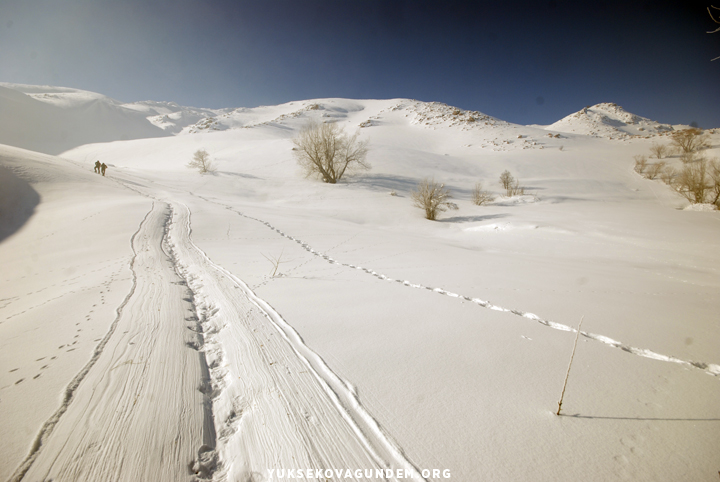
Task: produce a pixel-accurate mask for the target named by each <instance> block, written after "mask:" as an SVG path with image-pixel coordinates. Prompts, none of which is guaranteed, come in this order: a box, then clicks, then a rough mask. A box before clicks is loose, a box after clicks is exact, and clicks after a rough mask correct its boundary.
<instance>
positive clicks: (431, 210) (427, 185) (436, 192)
mask: <svg viewBox="0 0 720 482" xmlns="http://www.w3.org/2000/svg"><path fill="white" fill-rule="evenodd" d="M451 198H452V196H451V195H450V191H449V190H448V189H447V188H446V187H445V185H444V184H438V183H436V182H435V180H434V179H423V180H422V181H421V182H420V184H418V186H417V190H415V191H413V192H412V199H413V203H414V205H415V206H416V207H419V208H420V209H424V210H425V218H426V219H429V220H431V221H434V220H435V219H436V218H437V215H438V213H440V212H444V211H447V209H448V208H449V209H457V205H456V204H454V203H452V202H450V201H449V200H450V199H451Z"/></svg>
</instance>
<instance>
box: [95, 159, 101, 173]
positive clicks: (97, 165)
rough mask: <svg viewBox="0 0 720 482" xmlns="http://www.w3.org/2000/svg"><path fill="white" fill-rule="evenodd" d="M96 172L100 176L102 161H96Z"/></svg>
mask: <svg viewBox="0 0 720 482" xmlns="http://www.w3.org/2000/svg"><path fill="white" fill-rule="evenodd" d="M95 172H96V173H97V174H100V161H95Z"/></svg>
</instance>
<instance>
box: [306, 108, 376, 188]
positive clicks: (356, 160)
mask: <svg viewBox="0 0 720 482" xmlns="http://www.w3.org/2000/svg"><path fill="white" fill-rule="evenodd" d="M358 135H359V133H357V132H356V133H355V134H353V135H352V136H350V135H347V134H345V132H344V131H343V129H342V128H341V127H340V126H339V125H338V124H336V123H318V122H311V123H310V124H308V125H307V126H306V127H305V128H304V129H303V130H301V131H300V133H299V134H298V136H297V137H296V138H295V139H293V142H294V143H295V150H294V151H293V154H294V155H295V158H296V159H297V162H298V164H300V166H301V167H302V168H303V169H304V170H305V174H306V175H307V176H308V177H309V176H318V177H319V178H320V179H322V180H323V182H327V183H330V184H335V183H337V182H338V181H339V180H340V179H341V178H342V177H343V175H345V173H348V172H352V171H354V170H359V169H370V164H368V163H367V162H366V161H365V157H366V156H367V152H368V147H367V141H358V139H357V138H358Z"/></svg>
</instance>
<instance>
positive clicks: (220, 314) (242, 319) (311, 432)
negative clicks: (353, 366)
mask: <svg viewBox="0 0 720 482" xmlns="http://www.w3.org/2000/svg"><path fill="white" fill-rule="evenodd" d="M190 216H191V213H190V210H189V209H188V208H187V206H184V205H183V206H182V207H181V208H179V209H178V210H177V211H176V212H175V215H174V218H173V219H174V220H173V223H172V226H171V236H170V245H171V250H172V252H173V253H174V254H173V256H174V257H175V258H176V259H177V263H178V266H179V271H180V273H181V275H182V276H183V277H184V278H185V280H186V281H187V283H188V286H189V287H190V288H191V290H192V291H193V292H194V293H195V296H196V306H197V309H198V314H199V318H200V324H201V325H202V327H203V332H204V333H205V334H204V338H205V343H204V345H203V350H204V351H205V353H206V356H207V359H208V362H209V365H210V368H211V377H212V380H213V386H212V397H213V411H214V413H215V420H216V431H217V433H218V435H219V438H218V452H219V455H220V463H221V466H220V467H219V469H218V472H217V474H216V480H254V479H253V477H255V476H260V477H263V476H264V474H262V473H260V474H258V472H257V471H258V470H260V471H264V470H268V469H271V468H273V467H274V468H277V469H282V468H285V469H287V468H312V469H319V470H326V469H341V468H347V467H351V468H354V469H364V470H370V471H373V470H385V469H394V470H397V469H402V470H403V471H404V473H405V474H407V479H411V480H416V481H421V480H424V479H423V478H422V476H421V474H420V473H419V471H418V469H417V468H416V467H415V466H414V465H413V464H412V463H411V462H410V461H409V460H408V459H407V458H406V457H405V456H404V454H403V452H402V449H400V448H399V447H398V445H397V444H396V443H395V442H394V441H392V440H391V438H390V436H389V435H388V434H387V433H386V432H385V431H384V430H383V429H382V428H381V427H380V425H379V423H378V422H377V420H375V419H374V418H373V417H372V416H371V415H370V414H369V413H368V412H367V411H366V410H365V408H364V407H363V406H362V404H361V403H360V400H359V397H358V394H357V391H356V390H355V388H354V387H353V386H352V385H350V384H349V383H347V382H346V381H344V380H342V379H340V378H339V377H338V376H337V375H336V374H335V373H334V372H333V371H332V370H331V369H330V367H329V366H328V365H327V364H326V363H325V362H324V360H323V359H322V358H321V357H320V356H319V355H318V354H317V353H315V352H314V351H312V349H310V348H309V347H308V346H307V345H306V344H305V343H304V341H303V339H302V337H301V336H300V335H299V333H298V332H297V331H296V330H295V329H294V328H293V327H292V326H290V325H289V324H288V323H287V322H286V321H285V320H284V319H283V318H282V316H280V315H279V314H278V313H277V312H276V311H275V310H274V309H273V308H272V307H271V306H270V305H269V304H268V303H267V302H265V301H264V300H262V299H261V298H259V297H257V296H256V295H255V293H253V291H252V290H251V289H250V288H249V287H248V286H247V285H246V284H245V283H244V282H243V281H241V280H240V279H238V278H237V277H235V276H234V275H233V274H232V273H230V272H228V271H227V270H225V269H224V268H223V267H221V266H219V265H217V264H215V263H214V262H213V261H212V260H210V258H209V257H208V256H207V255H206V254H205V253H204V252H203V251H202V250H201V249H200V248H199V247H198V246H197V245H195V244H194V243H193V241H192V238H191V234H192V229H191V224H190ZM268 322H269V324H268ZM275 335H279V336H275ZM259 422H262V423H259ZM310 478H311V479H312V477H310ZM383 478H385V477H383ZM389 479H390V480H395V479H394V478H393V477H389Z"/></svg>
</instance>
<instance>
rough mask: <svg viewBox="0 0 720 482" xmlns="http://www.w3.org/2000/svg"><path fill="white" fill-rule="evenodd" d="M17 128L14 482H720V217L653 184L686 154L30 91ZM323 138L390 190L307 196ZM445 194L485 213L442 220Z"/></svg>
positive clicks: (2, 220)
mask: <svg viewBox="0 0 720 482" xmlns="http://www.w3.org/2000/svg"><path fill="white" fill-rule="evenodd" d="M0 109H1V110H0V112H2V116H0V117H2V120H1V121H0V124H1V125H0V127H2V129H1V130H0V132H2V134H0V143H3V144H6V145H0V266H2V271H1V272H0V433H1V434H2V437H0V453H2V454H3V456H2V457H1V458H0V479H2V480H18V481H19V480H23V481H44V480H53V481H109V480H118V481H120V480H121V481H135V482H137V481H150V480H152V481H181V480H214V481H225V480H227V481H243V482H244V481H254V482H258V481H268V480H325V478H327V480H428V481H431V480H432V481H439V480H448V479H449V480H456V481H464V482H475V481H520V480H533V481H579V480H583V481H607V480H646V481H680V480H688V481H690V480H692V481H715V480H717V478H718V471H720V351H719V350H718V342H719V341H720V316H719V315H718V313H719V311H720V297H718V289H719V288H720V249H718V248H720V212H718V211H709V212H698V211H692V210H686V209H685V208H687V207H688V203H687V201H686V200H685V199H683V198H682V197H681V196H679V195H678V194H677V193H675V192H673V191H672V190H671V189H670V188H668V187H667V186H665V185H664V184H663V183H661V182H659V181H651V180H647V179H644V178H642V177H640V176H639V175H638V174H637V173H635V172H634V171H633V165H634V161H633V156H634V155H636V154H646V155H649V147H650V145H651V143H653V142H662V143H668V138H667V137H665V136H664V135H663V134H664V133H666V132H668V131H669V130H672V129H673V128H680V126H674V127H673V126H667V125H662V124H659V123H657V122H654V121H651V120H648V119H644V118H642V117H639V116H637V115H633V114H629V113H627V112H625V111H624V110H622V109H621V108H620V107H618V106H614V105H612V104H600V105H598V106H593V107H591V108H590V109H589V110H588V111H580V112H578V113H577V114H572V115H570V116H568V117H566V118H565V119H562V120H560V121H558V122H557V123H555V124H553V125H552V126H546V127H543V126H521V125H515V124H510V123H507V122H504V121H502V120H499V119H494V118H492V117H488V116H485V115H484V114H482V113H479V112H467V111H462V110H460V109H456V108H454V107H449V106H446V105H444V104H436V103H424V102H419V101H413V100H408V99H393V100H347V99H317V100H311V101H298V102H291V103H288V104H283V105H279V106H268V107H259V108H256V109H235V110H233V109H223V110H210V109H194V108H185V107H181V106H178V105H176V104H170V103H159V102H145V103H134V104H122V103H120V102H117V101H114V100H112V99H108V98H107V97H104V96H102V95H100V94H94V93H89V92H84V91H79V90H75V89H66V88H56V87H43V86H20V85H13V84H1V85H0ZM10 112H12V116H10V115H9V113H10ZM311 118H317V119H321V120H324V121H334V122H338V123H340V125H341V126H343V127H345V129H346V131H348V132H354V131H355V130H357V129H359V130H360V138H361V139H368V140H369V143H370V151H369V153H368V158H367V160H368V161H369V162H370V164H371V165H372V169H371V170H370V171H366V172H361V173H359V174H358V175H355V176H353V177H349V178H347V179H343V181H342V182H340V183H339V184H337V185H329V184H323V183H322V182H319V181H317V180H314V179H307V178H305V177H304V176H303V175H302V173H301V171H300V169H299V167H298V165H297V162H296V161H295V159H294V158H293V155H292V146H293V144H292V138H293V137H294V136H295V135H296V134H297V132H298V131H299V129H300V128H301V127H303V126H304V125H305V124H306V123H307V122H308V120H309V119H311ZM361 125H362V126H363V127H360V126H361ZM548 134H551V136H548ZM710 140H711V144H712V147H711V148H710V149H709V150H708V152H707V156H708V157H710V158H712V157H717V156H718V155H720V133H713V134H711V135H710ZM200 148H204V149H206V150H207V151H208V152H209V153H210V155H211V157H212V159H213V162H214V164H215V167H216V171H215V172H214V173H210V174H204V175H201V174H199V173H198V172H197V171H196V170H193V169H190V168H188V167H187V166H186V165H187V163H188V162H189V161H190V160H191V158H192V155H193V153H194V152H195V151H196V150H198V149H200ZM56 156H57V157H56ZM96 160H100V161H101V162H105V163H106V164H107V165H108V166H109V168H108V171H107V175H106V176H105V177H103V176H100V175H98V174H95V173H94V172H93V164H94V162H95V161H96ZM669 161H670V162H676V163H679V160H678V159H677V158H673V159H669ZM506 169H507V170H509V171H510V172H511V173H512V174H513V175H514V176H515V177H516V178H518V179H519V180H520V182H521V184H522V185H523V186H524V187H525V188H526V194H525V195H524V196H516V197H513V198H506V197H503V196H501V193H502V189H501V187H500V186H499V183H498V178H499V176H500V173H501V172H502V171H504V170H506ZM426 177H431V178H434V179H435V180H436V181H439V182H443V183H444V184H445V185H446V186H447V187H448V188H449V189H450V190H451V191H452V193H453V196H454V200H453V201H454V202H455V203H456V204H457V205H458V207H459V209H458V210H457V211H452V210H451V211H447V212H445V213H442V214H441V215H440V217H439V219H438V221H435V222H433V221H428V220H426V219H424V216H423V212H422V211H421V210H420V209H418V208H417V207H414V206H413V203H412V199H411V193H412V191H413V190H414V189H415V187H416V185H417V183H418V182H419V181H421V180H422V179H423V178H426ZM478 181H480V182H482V183H483V186H484V188H485V189H487V190H490V191H493V193H494V194H495V195H496V199H495V201H493V202H492V203H491V204H489V205H486V206H476V205H474V204H473V203H472V202H471V194H472V190H473V187H474V185H475V183H476V182H478ZM273 260H275V262H273ZM276 268H277V270H276ZM275 271H276V272H275ZM273 274H274V275H273ZM581 318H582V319H583V324H582V329H581V336H580V337H579V342H578V346H577V349H576V352H575V357H574V361H573V364H572V369H571V371H570V375H569V381H568V384H567V390H566V392H565V397H564V402H563V410H562V415H561V416H556V415H555V411H556V410H557V402H558V399H559V397H560V391H561V389H562V386H563V381H564V378H565V374H566V371H567V368H568V362H569V359H570V354H571V351H572V349H573V342H574V340H575V336H576V331H575V330H576V328H577V326H578V323H579V322H580V320H581ZM290 471H292V472H290ZM380 473H382V476H379V474H380ZM318 474H322V477H316V475H318ZM368 474H369V475H368Z"/></svg>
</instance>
